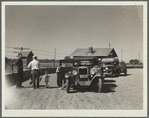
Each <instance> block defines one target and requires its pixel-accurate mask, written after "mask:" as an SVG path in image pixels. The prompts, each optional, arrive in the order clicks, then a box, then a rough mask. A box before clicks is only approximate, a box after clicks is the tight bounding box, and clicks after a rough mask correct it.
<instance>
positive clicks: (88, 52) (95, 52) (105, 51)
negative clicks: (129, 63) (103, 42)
mask: <svg viewBox="0 0 149 118" xmlns="http://www.w3.org/2000/svg"><path fill="white" fill-rule="evenodd" d="M71 56H75V57H78V56H79V57H81V56H82V57H84V56H96V57H97V58H101V59H102V58H115V57H118V56H117V54H116V52H115V50H114V48H93V47H89V48H78V49H76V50H75V51H74V52H73V53H72V54H71Z"/></svg>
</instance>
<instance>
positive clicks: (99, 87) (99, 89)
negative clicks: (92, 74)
mask: <svg viewBox="0 0 149 118" xmlns="http://www.w3.org/2000/svg"><path fill="white" fill-rule="evenodd" d="M102 84H103V82H102V79H101V78H99V79H98V84H97V92H98V93H101V92H102Z"/></svg>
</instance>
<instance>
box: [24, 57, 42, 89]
mask: <svg viewBox="0 0 149 118" xmlns="http://www.w3.org/2000/svg"><path fill="white" fill-rule="evenodd" d="M27 68H28V69H31V74H32V79H33V88H34V89H38V88H39V76H40V71H39V70H40V67H39V61H38V60H37V56H33V60H32V61H31V62H30V63H29V64H28V66H27Z"/></svg>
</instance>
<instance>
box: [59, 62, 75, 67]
mask: <svg viewBox="0 0 149 118" xmlns="http://www.w3.org/2000/svg"><path fill="white" fill-rule="evenodd" d="M61 66H62V67H73V63H70V62H69V63H68V62H62V63H61Z"/></svg>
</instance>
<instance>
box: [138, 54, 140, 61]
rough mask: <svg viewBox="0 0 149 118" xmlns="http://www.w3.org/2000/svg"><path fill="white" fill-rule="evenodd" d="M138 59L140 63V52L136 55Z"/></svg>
mask: <svg viewBox="0 0 149 118" xmlns="http://www.w3.org/2000/svg"><path fill="white" fill-rule="evenodd" d="M138 57H139V63H140V52H139V55H138Z"/></svg>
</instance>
